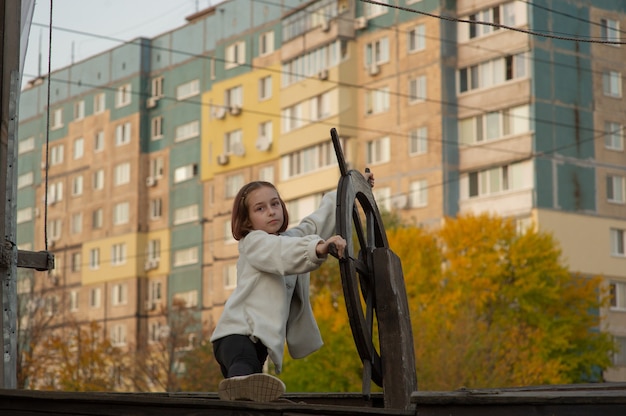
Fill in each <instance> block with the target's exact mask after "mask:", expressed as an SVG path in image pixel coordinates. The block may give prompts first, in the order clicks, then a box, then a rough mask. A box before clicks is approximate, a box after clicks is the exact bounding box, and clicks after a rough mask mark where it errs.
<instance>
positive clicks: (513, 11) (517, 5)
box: [458, 1, 527, 42]
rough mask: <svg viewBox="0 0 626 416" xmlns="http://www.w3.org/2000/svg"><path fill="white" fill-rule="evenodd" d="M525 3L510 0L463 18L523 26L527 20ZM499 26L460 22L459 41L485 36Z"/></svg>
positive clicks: (495, 30) (496, 29)
mask: <svg viewBox="0 0 626 416" xmlns="http://www.w3.org/2000/svg"><path fill="white" fill-rule="evenodd" d="M524 6H525V5H524V4H523V3H522V2H519V1H509V2H508V3H505V4H501V5H500V6H496V7H490V8H487V9H482V10H478V11H477V12H475V13H473V14H471V15H469V16H463V17H462V20H471V21H481V22H487V23H494V24H503V25H506V26H511V27H516V26H523V25H525V24H526V22H527V17H526V16H527V11H526V7H524ZM498 30H499V27H497V26H488V25H478V24H470V25H468V24H467V23H465V22H460V23H459V25H458V34H459V42H465V41H468V40H469V39H473V38H477V37H480V36H485V35H488V34H490V33H493V32H497V31H498Z"/></svg>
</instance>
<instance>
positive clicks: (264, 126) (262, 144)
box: [256, 121, 274, 152]
mask: <svg viewBox="0 0 626 416" xmlns="http://www.w3.org/2000/svg"><path fill="white" fill-rule="evenodd" d="M273 137H274V126H273V124H272V122H271V121H264V122H262V123H259V135H258V137H257V142H256V148H257V149H258V150H260V151H262V152H263V151H267V150H269V148H270V146H271V145H272V141H273Z"/></svg>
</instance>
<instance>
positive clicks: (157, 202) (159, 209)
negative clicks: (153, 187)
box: [150, 198, 163, 220]
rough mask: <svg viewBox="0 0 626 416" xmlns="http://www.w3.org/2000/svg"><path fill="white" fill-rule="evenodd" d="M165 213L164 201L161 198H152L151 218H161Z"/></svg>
mask: <svg viewBox="0 0 626 416" xmlns="http://www.w3.org/2000/svg"><path fill="white" fill-rule="evenodd" d="M161 215H163V201H161V198H156V199H151V200H150V219H151V220H156V219H159V218H161Z"/></svg>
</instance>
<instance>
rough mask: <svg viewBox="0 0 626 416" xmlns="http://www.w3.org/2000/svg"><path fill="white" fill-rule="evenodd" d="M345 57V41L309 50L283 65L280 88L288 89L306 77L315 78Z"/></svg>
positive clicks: (346, 51) (346, 50)
mask: <svg viewBox="0 0 626 416" xmlns="http://www.w3.org/2000/svg"><path fill="white" fill-rule="evenodd" d="M283 41H285V39H283ZM347 56H348V47H347V41H346V40H337V41H335V42H333V43H330V44H327V45H324V46H322V47H319V48H317V49H312V50H309V51H308V52H306V53H304V54H302V55H299V56H298V57H296V58H294V59H292V60H290V61H287V62H285V63H283V65H282V72H281V77H280V80H281V86H283V87H288V86H289V85H292V84H295V83H296V82H299V81H302V80H303V79H305V78H307V77H312V76H317V75H318V74H319V73H320V72H321V71H323V70H325V69H328V68H332V67H334V66H336V65H338V64H339V63H340V62H341V61H342V60H344V59H346V58H347Z"/></svg>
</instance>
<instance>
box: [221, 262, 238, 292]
mask: <svg viewBox="0 0 626 416" xmlns="http://www.w3.org/2000/svg"><path fill="white" fill-rule="evenodd" d="M235 286H237V265H236V264H229V265H228V266H225V267H224V289H234V288H235Z"/></svg>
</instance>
